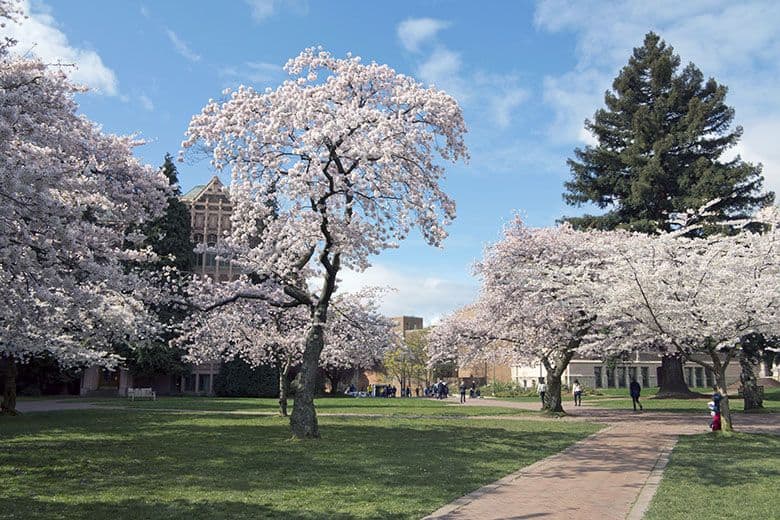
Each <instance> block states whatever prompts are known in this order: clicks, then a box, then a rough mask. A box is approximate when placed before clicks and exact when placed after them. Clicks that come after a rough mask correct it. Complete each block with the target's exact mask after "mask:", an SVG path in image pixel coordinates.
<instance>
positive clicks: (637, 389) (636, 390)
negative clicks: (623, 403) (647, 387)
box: [628, 379, 644, 412]
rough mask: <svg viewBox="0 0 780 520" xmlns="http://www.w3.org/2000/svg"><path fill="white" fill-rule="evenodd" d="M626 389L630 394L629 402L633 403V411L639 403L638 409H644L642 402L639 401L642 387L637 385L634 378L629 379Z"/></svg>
mask: <svg viewBox="0 0 780 520" xmlns="http://www.w3.org/2000/svg"><path fill="white" fill-rule="evenodd" d="M628 391H629V393H630V394H631V404H633V405H634V411H635V412H636V407H637V405H639V409H640V410H644V407H643V406H642V403H640V402H639V394H641V393H642V387H641V386H639V383H638V382H637V380H636V379H632V380H631V384H630V385H628Z"/></svg>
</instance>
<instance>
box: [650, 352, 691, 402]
mask: <svg viewBox="0 0 780 520" xmlns="http://www.w3.org/2000/svg"><path fill="white" fill-rule="evenodd" d="M658 375H659V381H658V384H659V386H660V388H659V389H658V394H657V395H656V396H655V397H656V399H695V398H698V397H701V396H700V395H699V394H697V393H695V392H691V390H690V389H689V388H688V385H687V384H685V379H684V378H683V359H682V357H681V356H680V355H679V354H664V355H663V356H661V370H660V372H659V374H658Z"/></svg>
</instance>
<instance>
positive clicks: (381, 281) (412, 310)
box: [338, 264, 477, 326]
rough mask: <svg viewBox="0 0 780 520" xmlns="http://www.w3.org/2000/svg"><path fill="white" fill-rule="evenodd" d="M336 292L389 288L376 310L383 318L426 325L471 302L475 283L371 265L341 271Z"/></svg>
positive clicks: (474, 295) (475, 290) (474, 291)
mask: <svg viewBox="0 0 780 520" xmlns="http://www.w3.org/2000/svg"><path fill="white" fill-rule="evenodd" d="M338 287H339V291H349V292H354V291H357V290H359V289H361V288H364V287H390V288H391V289H394V290H392V291H389V292H388V293H387V295H386V296H385V298H384V300H383V302H382V305H381V306H380V311H381V312H382V313H384V314H385V315H387V316H402V315H406V316H410V315H411V316H421V317H422V318H423V319H424V321H425V324H426V326H427V325H430V324H432V323H435V322H437V321H438V320H439V319H440V318H441V317H442V316H444V315H446V314H449V313H451V312H452V311H454V310H456V309H458V308H460V307H462V306H464V305H466V304H468V303H471V302H473V301H474V299H475V297H476V294H477V283H476V281H473V282H472V283H469V282H468V281H463V280H462V279H457V280H452V279H445V278H442V277H440V276H436V275H427V274H419V273H409V272H406V271H400V270H395V269H391V268H389V267H386V266H384V265H381V264H374V265H373V266H372V267H369V268H368V269H367V270H366V271H364V272H362V273H358V272H355V271H343V272H342V274H341V281H340V282H339V284H338Z"/></svg>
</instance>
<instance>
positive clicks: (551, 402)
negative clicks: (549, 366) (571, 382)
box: [542, 370, 563, 413]
mask: <svg viewBox="0 0 780 520" xmlns="http://www.w3.org/2000/svg"><path fill="white" fill-rule="evenodd" d="M561 387H562V385H561V375H560V374H559V373H558V371H557V370H553V371H550V372H547V393H546V394H544V407H543V408H542V409H543V410H545V411H547V412H551V413H563V399H561Z"/></svg>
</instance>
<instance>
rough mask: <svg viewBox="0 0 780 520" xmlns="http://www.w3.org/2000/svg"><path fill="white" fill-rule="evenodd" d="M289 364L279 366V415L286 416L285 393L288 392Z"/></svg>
mask: <svg viewBox="0 0 780 520" xmlns="http://www.w3.org/2000/svg"><path fill="white" fill-rule="evenodd" d="M289 371H290V366H289V365H287V366H285V367H284V368H282V367H279V415H281V416H282V417H287V394H288V393H289V387H290V382H289V381H288V380H287V374H288V372H289Z"/></svg>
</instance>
